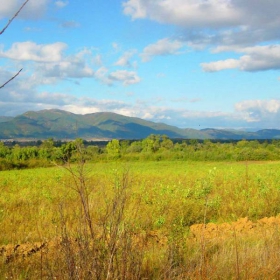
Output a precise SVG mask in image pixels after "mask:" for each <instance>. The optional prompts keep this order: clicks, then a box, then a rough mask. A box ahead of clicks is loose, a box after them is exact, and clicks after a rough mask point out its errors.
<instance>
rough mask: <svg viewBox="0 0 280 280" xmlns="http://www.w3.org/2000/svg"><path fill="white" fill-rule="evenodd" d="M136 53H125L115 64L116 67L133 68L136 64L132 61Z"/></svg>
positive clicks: (133, 51)
mask: <svg viewBox="0 0 280 280" xmlns="http://www.w3.org/2000/svg"><path fill="white" fill-rule="evenodd" d="M135 53H136V51H135V50H131V51H127V52H125V53H124V54H123V55H122V56H121V57H120V58H119V59H118V61H117V62H116V63H115V65H116V66H122V67H132V66H133V65H134V64H132V63H131V62H130V59H131V58H132V57H133V55H134V54H135Z"/></svg>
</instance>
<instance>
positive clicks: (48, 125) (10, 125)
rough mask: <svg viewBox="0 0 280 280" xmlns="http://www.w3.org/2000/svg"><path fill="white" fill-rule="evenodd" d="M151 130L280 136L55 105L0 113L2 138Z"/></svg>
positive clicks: (122, 135) (135, 135) (196, 135)
mask: <svg viewBox="0 0 280 280" xmlns="http://www.w3.org/2000/svg"><path fill="white" fill-rule="evenodd" d="M150 134H161V135H163V134H165V135H167V136H168V137H170V138H188V139H274V138H275V139H276V138H277V139H280V130H269V129H267V130H260V131H258V132H244V131H239V130H219V129H203V130H195V129H180V128H178V127H175V126H170V125H167V124H164V123H155V122H151V121H146V120H143V119H140V118H133V117H126V116H122V115H119V114H115V113H108V112H105V113H93V114H86V115H78V114H73V113H70V112H66V111H62V110H56V109H52V110H42V111H38V112H33V111H30V112H26V113H24V114H22V115H19V116H17V117H14V118H10V117H0V139H22V138H24V139H34V138H35V139H46V138H51V137H52V138H54V139H76V138H83V139H87V140H90V139H94V140H97V139H112V138H117V139H143V138H145V137H147V136H149V135H150Z"/></svg>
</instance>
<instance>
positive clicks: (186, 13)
mask: <svg viewBox="0 0 280 280" xmlns="http://www.w3.org/2000/svg"><path fill="white" fill-rule="evenodd" d="M279 10H280V1H267V0H260V1H256V0H246V1H243V0H207V1H205V0H164V1H163V0H126V1H125V2H124V3H123V11H124V14H126V15H128V16H130V17H131V18H132V19H134V20H136V19H144V18H145V19H150V20H153V21H156V22H158V23H162V24H172V25H175V26H179V27H180V30H181V31H182V33H181V36H180V40H179V42H181V43H182V42H183V43H184V44H187V45H188V46H189V47H191V48H194V49H205V48H209V47H210V48H213V49H214V51H215V52H222V51H224V52H225V51H231V52H239V53H242V52H244V56H242V57H240V59H238V60H234V59H227V60H224V61H216V62H213V63H205V64H202V67H203V69H204V70H205V71H219V70H222V69H231V68H238V69H240V70H243V71H261V70H268V69H278V68H279V58H278V55H277V53H276V52H278V51H279V50H278V47H276V46H274V45H273V44H275V42H276V41H279V39H280V32H279V25H280V17H279V15H278V14H279V12H278V11H279ZM155 47H156V46H155V45H151V46H149V48H148V49H147V50H146V51H144V52H143V56H142V58H143V60H144V61H145V60H149V59H150V58H151V57H152V56H153V52H156V51H155V50H154V49H155ZM249 47H251V48H254V49H251V50H250V49H249ZM256 47H258V48H256ZM175 48H176V47H175ZM246 48H248V49H246ZM240 49H243V50H242V51H240ZM265 51H268V52H270V51H272V53H270V54H269V55H265V54H264V52H265ZM149 52H151V55H149ZM163 53H164V51H163ZM167 53H168V52H167ZM275 58H276V60H274V59H275Z"/></svg>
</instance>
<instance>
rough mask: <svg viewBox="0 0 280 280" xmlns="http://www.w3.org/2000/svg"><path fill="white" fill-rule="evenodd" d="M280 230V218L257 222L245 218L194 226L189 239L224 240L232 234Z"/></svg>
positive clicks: (191, 228)
mask: <svg viewBox="0 0 280 280" xmlns="http://www.w3.org/2000/svg"><path fill="white" fill-rule="evenodd" d="M278 229H280V216H277V217H270V218H267V217H265V218H263V219H260V220H258V221H257V222H255V223H254V222H252V221H250V220H249V219H248V218H247V217H245V218H241V219H239V220H237V221H236V222H232V223H222V224H214V223H209V224H195V225H192V226H191V227H190V232H191V237H192V238H196V239H201V238H205V239H213V238H226V237H229V236H230V235H231V236H232V235H233V234H236V235H249V234H256V233H260V232H264V231H265V232H275V230H278Z"/></svg>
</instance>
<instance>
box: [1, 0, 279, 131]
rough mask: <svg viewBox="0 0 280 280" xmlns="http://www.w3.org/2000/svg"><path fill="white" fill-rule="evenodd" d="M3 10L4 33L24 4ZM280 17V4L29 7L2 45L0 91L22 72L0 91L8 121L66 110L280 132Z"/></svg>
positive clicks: (95, 0) (37, 2)
mask: <svg viewBox="0 0 280 280" xmlns="http://www.w3.org/2000/svg"><path fill="white" fill-rule="evenodd" d="M2 2H3V5H1V7H0V26H1V27H2V28H3V27H4V26H5V25H6V23H7V21H8V20H9V18H11V17H12V16H13V15H14V14H15V12H16V11H17V9H18V8H19V7H20V6H21V5H22V3H23V2H24V1H23V0H3V1H2ZM4 4H5V5H4ZM279 10H280V1H279V0H271V1H267V0H258V1H256V0H106V1H104V0H84V1H77V0H76V1H75V0H73V1H71V0H68V1H67V0H59V1H58V0H29V2H28V3H27V5H26V6H25V7H24V9H23V10H22V12H21V13H20V14H19V16H18V17H17V18H16V20H15V21H14V22H13V23H12V24H11V25H10V27H9V28H8V29H7V30H6V31H5V32H4V33H3V34H2V35H1V36H0V39H1V40H0V85H2V84H3V83H5V81H6V80H8V79H9V78H10V77H12V76H13V75H14V74H15V73H16V72H17V71H18V70H19V69H21V68H23V71H22V72H21V74H20V75H19V76H18V77H17V78H16V79H14V80H13V81H12V82H10V83H9V84H8V85H6V86H5V87H4V88H2V89H0V116H16V115H18V114H21V113H23V112H26V111H30V110H32V111H33V110H34V111H37V110H42V109H51V108H58V109H62V110H67V111H70V112H73V113H76V114H87V113H94V112H105V111H109V112H115V113H119V114H123V115H127V116H133V117H140V118H143V119H146V120H151V121H155V122H164V123H167V124H171V125H175V126H178V127H181V128H196V129H202V128H207V127H215V128H235V129H240V128H242V129H260V128H278V129H280V121H279V120H280V74H279V69H280V44H279V39H280V31H279V30H280V28H279V27H280V17H279V15H278V14H279ZM1 27H0V29H2V28H1Z"/></svg>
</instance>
